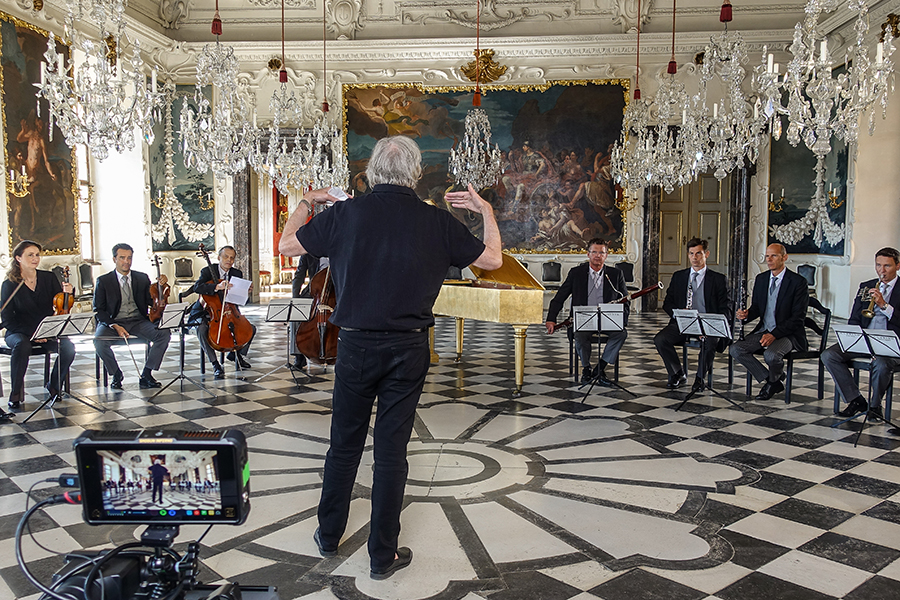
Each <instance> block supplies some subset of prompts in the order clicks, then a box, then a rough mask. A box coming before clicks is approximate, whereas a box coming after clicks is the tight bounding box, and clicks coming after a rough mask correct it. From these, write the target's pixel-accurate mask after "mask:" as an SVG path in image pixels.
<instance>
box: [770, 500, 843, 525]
mask: <svg viewBox="0 0 900 600" xmlns="http://www.w3.org/2000/svg"><path fill="white" fill-rule="evenodd" d="M763 512H764V513H766V514H768V515H774V516H776V517H781V518H782V519H788V520H789V521H795V522H797V523H803V524H804V525H810V526H811V527H818V528H819V529H833V528H835V527H837V526H838V525H840V524H841V523H843V522H844V521H846V520H847V519H850V518H852V517H853V516H854V515H853V513H850V512H847V511H844V510H838V509H836V508H831V507H828V506H822V505H821V504H814V503H812V502H807V501H805V500H798V499H797V498H788V499H787V500H785V501H783V502H779V503H778V504H776V505H775V506H770V507H769V508H767V509H766V510H764V511H763Z"/></svg>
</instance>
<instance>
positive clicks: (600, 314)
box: [572, 303, 637, 404]
mask: <svg viewBox="0 0 900 600" xmlns="http://www.w3.org/2000/svg"><path fill="white" fill-rule="evenodd" d="M572 320H573V325H574V327H575V332H576V333H577V332H580V331H590V332H592V333H593V332H595V331H596V332H597V334H598V339H597V356H598V357H601V356H603V353H602V352H601V350H602V343H603V342H602V341H601V340H600V339H599V334H600V333H601V332H604V331H624V330H625V305H624V304H617V303H610V304H598V305H597V306H573V307H572ZM598 360H599V358H598ZM599 379H600V375H599V373H598V374H597V376H596V377H592V378H591V385H590V387H589V388H588V389H587V391H586V392H585V393H584V398H582V399H581V403H582V404H584V401H585V400H587V398H588V396H590V395H591V391H592V390H593V389H594V386H595V385H597V384H598V383H600V381H599ZM605 385H611V386H612V387H615V388H618V389H620V390H622V391H623V392H625V393H627V394H630V395H632V396H634V397H635V398H637V394H635V393H633V392H631V391H630V390H627V389H625V388H624V387H622V386H621V385H619V384H618V383H616V382H615V381H610V382H609V383H608V384H605ZM584 386H585V384H581V387H584Z"/></svg>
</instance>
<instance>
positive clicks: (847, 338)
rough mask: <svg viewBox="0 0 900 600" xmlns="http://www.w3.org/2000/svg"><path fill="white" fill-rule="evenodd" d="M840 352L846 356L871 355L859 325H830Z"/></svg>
mask: <svg viewBox="0 0 900 600" xmlns="http://www.w3.org/2000/svg"><path fill="white" fill-rule="evenodd" d="M831 329H832V330H833V331H834V335H835V336H837V341H838V344H839V345H840V346H841V350H843V351H844V352H846V353H848V354H872V352H871V351H870V350H869V344H868V342H866V336H865V335H863V330H862V327H860V326H859V325H832V326H831Z"/></svg>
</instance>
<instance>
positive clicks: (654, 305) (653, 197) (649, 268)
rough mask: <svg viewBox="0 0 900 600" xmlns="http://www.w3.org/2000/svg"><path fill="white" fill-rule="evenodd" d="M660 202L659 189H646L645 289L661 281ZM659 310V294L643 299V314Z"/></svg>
mask: <svg viewBox="0 0 900 600" xmlns="http://www.w3.org/2000/svg"><path fill="white" fill-rule="evenodd" d="M659 200H660V189H659V188H658V187H653V188H649V187H647V188H644V252H643V256H642V257H641V273H642V276H641V278H642V279H643V282H644V287H647V286H648V285H650V283H648V282H652V281H659ZM658 309H659V294H658V293H651V294H647V295H646V296H644V297H642V298H641V312H656V311H657V310H658Z"/></svg>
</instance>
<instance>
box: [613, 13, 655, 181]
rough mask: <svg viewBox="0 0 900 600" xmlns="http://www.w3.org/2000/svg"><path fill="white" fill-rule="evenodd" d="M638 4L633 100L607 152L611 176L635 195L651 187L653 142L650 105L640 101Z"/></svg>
mask: <svg viewBox="0 0 900 600" xmlns="http://www.w3.org/2000/svg"><path fill="white" fill-rule="evenodd" d="M640 15H641V2H640V0H638V23H637V53H636V67H635V74H634V98H633V99H632V100H631V102H629V103H628V105H627V106H626V107H625V113H624V115H623V116H622V132H621V134H619V139H618V140H617V141H616V144H615V146H613V149H612V152H611V153H610V173H611V175H612V177H613V179H614V180H615V182H616V183H618V184H619V185H620V186H621V187H622V189H623V190H625V191H626V193H628V192H632V193H633V192H634V190H637V189H641V188H643V187H645V186H648V185H651V184H652V180H653V173H652V171H653V164H652V162H653V158H652V156H651V153H650V148H651V145H652V144H653V143H654V141H653V140H652V139H651V137H650V133H649V132H650V125H651V122H650V103H649V102H648V101H646V100H644V99H642V98H641V17H640Z"/></svg>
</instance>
